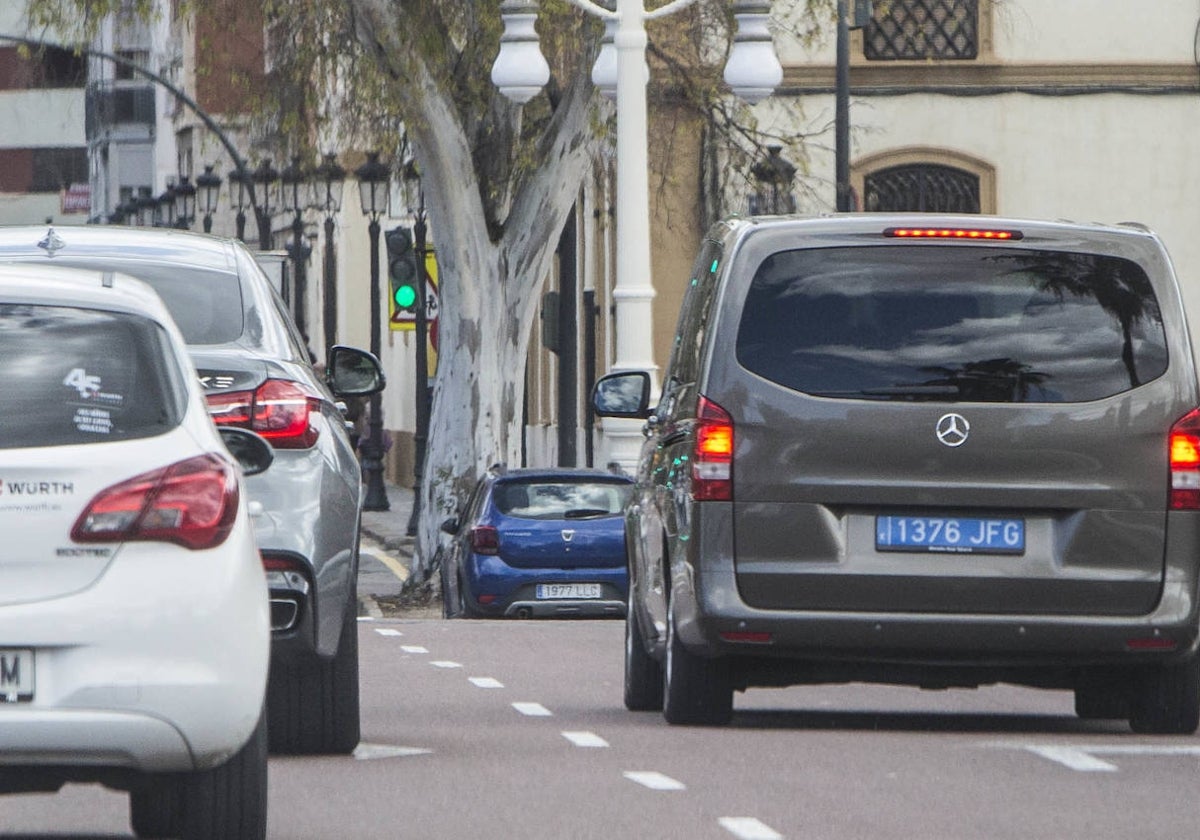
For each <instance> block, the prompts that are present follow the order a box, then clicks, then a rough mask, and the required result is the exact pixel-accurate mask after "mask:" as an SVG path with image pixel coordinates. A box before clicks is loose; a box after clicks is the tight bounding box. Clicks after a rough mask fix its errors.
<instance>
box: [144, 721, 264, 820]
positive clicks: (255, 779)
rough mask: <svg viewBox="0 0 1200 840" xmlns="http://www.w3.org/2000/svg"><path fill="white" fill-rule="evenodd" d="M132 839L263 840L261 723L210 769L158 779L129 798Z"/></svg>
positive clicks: (152, 780) (262, 724)
mask: <svg viewBox="0 0 1200 840" xmlns="http://www.w3.org/2000/svg"><path fill="white" fill-rule="evenodd" d="M129 811H130V820H131V822H132V823H133V829H134V832H135V833H136V834H137V836H138V837H179V838H182V840H264V838H265V837H266V836H267V724H266V720H265V718H264V717H263V716H260V717H259V721H258V725H257V726H255V727H254V732H253V733H252V734H251V735H250V740H248V741H247V742H246V744H245V745H244V746H243V747H242V748H241V749H240V750H238V751H237V752H236V753H234V755H233V757H232V758H230V759H229V761H227V762H225V763H224V764H222V765H220V766H219V767H214V768H212V769H211V770H202V771H198V772H195V773H178V774H171V775H163V776H159V777H155V778H152V779H150V780H148V785H147V787H146V788H145V789H142V790H139V791H137V792H135V793H131V794H130V797H129Z"/></svg>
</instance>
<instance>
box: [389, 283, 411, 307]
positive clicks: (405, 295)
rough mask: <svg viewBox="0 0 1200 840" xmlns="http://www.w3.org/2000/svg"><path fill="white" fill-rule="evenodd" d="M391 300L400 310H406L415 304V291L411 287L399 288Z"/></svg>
mask: <svg viewBox="0 0 1200 840" xmlns="http://www.w3.org/2000/svg"><path fill="white" fill-rule="evenodd" d="M392 300H394V301H395V302H396V306H398V307H399V308H400V309H408V308H409V307H411V306H412V305H413V304H414V303H416V302H417V290H416V289H414V288H413V287H412V286H401V287H399V288H398V289H396V292H395V294H393V295H392Z"/></svg>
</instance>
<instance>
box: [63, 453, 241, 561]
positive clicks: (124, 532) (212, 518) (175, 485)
mask: <svg viewBox="0 0 1200 840" xmlns="http://www.w3.org/2000/svg"><path fill="white" fill-rule="evenodd" d="M237 512H238V482H237V473H236V472H235V470H234V467H233V465H232V464H230V463H229V462H227V461H225V460H224V459H223V458H220V457H219V456H217V455H212V454H209V455H197V456H196V457H194V458H188V459H187V460H186V461H180V462H178V463H176V464H172V465H171V466H169V467H163V468H161V469H157V470H153V471H151V472H148V473H143V474H141V475H138V476H134V477H133V478H130V479H128V480H126V481H122V482H121V483H119V484H114V485H113V486H112V487H109V488H108V489H106V490H102V491H101V492H100V493H98V494H97V495H96V497H95V498H94V499H92V501H91V502H89V503H88V506H87V507H86V508H84V511H83V513H82V514H80V515H79V518H78V519H77V520H76V521H75V526H74V528H72V529H71V539H73V540H75V541H76V542H81V543H108V542H126V541H133V540H137V541H149V542H170V543H176V544H177V545H181V546H183V547H184V548H191V549H205V548H215V547H216V546H218V545H220V544H221V543H223V542H225V538H226V537H228V536H229V532H230V531H232V530H233V524H234V522H235V521H236V519H237Z"/></svg>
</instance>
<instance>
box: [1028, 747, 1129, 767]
mask: <svg viewBox="0 0 1200 840" xmlns="http://www.w3.org/2000/svg"><path fill="white" fill-rule="evenodd" d="M1026 749H1027V750H1029V751H1030V752H1031V753H1034V754H1036V755H1040V756H1041V757H1042V758H1048V759H1050V760H1051V761H1056V762H1058V763H1059V764H1062V765H1063V766H1065V767H1070V768H1071V769H1072V770H1079V771H1081V772H1084V773H1115V772H1117V765H1115V764H1110V763H1108V762H1107V761H1101V760H1100V759H1098V758H1096V757H1095V756H1094V755H1091V754H1090V753H1089V752H1088V751H1087V750H1082V749H1079V748H1077V747H1037V746H1028V747H1026Z"/></svg>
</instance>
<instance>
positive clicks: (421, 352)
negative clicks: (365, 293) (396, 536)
mask: <svg viewBox="0 0 1200 840" xmlns="http://www.w3.org/2000/svg"><path fill="white" fill-rule="evenodd" d="M426 232H427V231H426V226H425V193H424V192H422V193H421V194H420V199H419V205H418V207H417V213H416V219H415V221H414V223H413V251H414V252H415V253H416V257H417V276H416V283H417V311H416V313H415V314H416V323H415V326H416V340H417V347H416V363H415V367H416V370H415V371H414V373H415V376H414V377H413V380H414V381H415V383H416V385H415V402H414V406H415V408H416V429H415V430H414V431H413V505H412V515H411V516H410V517H409V519H408V528H407V533H408V536H410V537H413V536H416V534H417V522H418V521H419V520H420V517H421V485H422V483H423V479H424V472H425V446H426V441H427V440H428V438H429V352H428V348H427V342H428V337H429V319H428V315H427V313H426V310H425V307H426V305H427V300H426V298H427V296H428V284H427V283H426V276H425V250H426V242H425V235H426Z"/></svg>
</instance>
